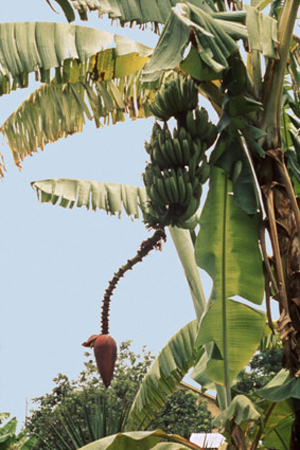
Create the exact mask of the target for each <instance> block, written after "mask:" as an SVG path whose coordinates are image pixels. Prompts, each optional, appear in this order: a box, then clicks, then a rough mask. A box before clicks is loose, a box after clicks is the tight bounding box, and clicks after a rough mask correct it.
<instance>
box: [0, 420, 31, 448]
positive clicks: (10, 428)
mask: <svg viewBox="0 0 300 450" xmlns="http://www.w3.org/2000/svg"><path fill="white" fill-rule="evenodd" d="M9 416H10V414H8V413H0V424H1V425H2V422H3V421H5V420H6V419H8V418H9ZM17 423H18V422H17V419H16V418H15V417H14V418H12V419H10V420H9V421H8V422H6V423H4V424H3V425H2V426H1V427H0V450H33V448H34V445H35V442H36V437H35V436H31V437H28V433H27V430H23V431H22V432H21V433H19V434H17V433H16V430H17Z"/></svg>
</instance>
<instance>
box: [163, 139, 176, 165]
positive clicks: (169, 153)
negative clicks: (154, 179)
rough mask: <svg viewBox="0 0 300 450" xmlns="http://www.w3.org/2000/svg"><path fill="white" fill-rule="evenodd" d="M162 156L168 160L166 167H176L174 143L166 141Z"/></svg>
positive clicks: (170, 140)
mask: <svg viewBox="0 0 300 450" xmlns="http://www.w3.org/2000/svg"><path fill="white" fill-rule="evenodd" d="M164 156H165V158H168V162H169V164H168V166H171V167H172V166H176V165H177V160H176V155H175V152H174V142H173V140H172V139H169V138H168V139H166V142H165V146H164Z"/></svg>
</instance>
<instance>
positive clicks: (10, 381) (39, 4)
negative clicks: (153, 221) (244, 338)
mask: <svg viewBox="0 0 300 450" xmlns="http://www.w3.org/2000/svg"><path fill="white" fill-rule="evenodd" d="M91 18H92V19H91V20H90V21H89V22H88V23H82V22H81V23H80V24H81V25H84V26H93V27H97V28H99V29H105V30H110V24H108V22H105V21H102V20H100V19H98V18H97V16H96V15H95V14H93V15H92V16H91ZM1 20H2V21H3V22H8V21H28V20H30V21H60V22H65V19H64V17H63V15H62V14H61V15H60V16H57V15H56V14H54V13H53V12H52V11H51V9H50V8H49V6H48V5H47V3H46V1H44V0H39V1H36V0H27V1H26V2H22V1H21V2H20V0H10V1H9V2H6V6H5V7H3V8H2V10H1ZM78 23H79V22H78ZM114 30H115V31H114V32H117V33H119V34H123V35H124V34H126V35H127V36H130V37H132V38H135V39H136V40H139V41H141V42H144V43H147V44H148V45H154V43H155V41H156V37H155V36H153V35H152V33H151V32H150V31H147V32H146V33H144V32H141V31H139V30H138V29H137V30H129V29H126V30H122V29H121V28H115V29H114ZM34 87H35V84H34V83H32V87H31V89H30V90H26V91H22V90H19V91H17V92H15V93H12V94H11V95H8V96H3V97H1V98H0V102H1V108H0V123H1V124H2V123H3V121H4V120H5V119H6V118H7V117H8V116H9V114H10V113H11V112H12V111H13V110H14V109H15V108H16V107H17V106H18V104H20V103H21V102H22V101H23V100H24V99H25V98H26V97H27V96H28V95H29V93H30V92H31V90H32V89H33V88H34ZM152 124H153V121H152V120H151V119H148V120H146V121H135V122H130V121H127V122H126V123H124V124H119V125H116V126H113V127H107V128H102V129H99V130H96V129H95V127H94V126H93V124H91V123H89V124H87V125H86V127H85V129H84V132H83V133H82V134H78V135H76V136H72V137H70V138H68V139H62V140H61V141H59V142H57V143H55V144H50V145H48V146H47V147H46V148H45V150H44V152H39V153H38V154H35V155H34V156H33V157H32V158H27V160H25V161H24V164H23V170H22V172H21V173H20V172H19V171H18V170H17V169H16V168H15V167H14V165H13V162H12V158H11V156H10V153H9V149H8V147H7V145H6V143H5V142H4V143H3V146H2V148H1V150H0V151H1V152H2V153H3V154H4V157H5V161H6V167H7V173H6V175H5V178H4V180H3V182H2V183H1V185H0V204H1V215H2V220H1V237H2V241H1V271H0V274H1V275H0V277H1V302H0V317H1V326H0V358H1V371H0V405H1V406H0V411H6V412H10V413H11V414H12V416H17V418H18V419H19V421H20V422H22V421H23V420H24V414H25V399H26V398H27V399H28V400H29V407H31V406H32V404H31V403H30V399H32V398H34V397H38V396H41V395H43V394H45V393H46V392H49V391H50V390H51V389H52V387H53V383H52V379H53V377H55V376H56V374H57V373H59V372H60V373H65V374H67V375H68V376H69V377H70V378H73V377H76V375H77V374H78V373H79V372H80V370H81V369H82V367H83V361H84V356H83V355H84V351H85V349H84V348H83V347H82V346H81V343H82V342H83V341H85V340H86V339H87V338H88V337H89V336H90V335H91V334H94V333H98V332H99V322H100V307H101V300H102V296H103V292H104V290H105V288H106V286H107V283H108V281H109V280H110V279H111V277H112V274H113V273H114V272H115V271H116V270H117V269H118V268H119V266H120V265H122V264H123V263H124V262H126V260H127V259H128V258H129V257H131V256H133V255H135V253H136V250H137V249H138V247H139V245H140V243H141V241H142V240H143V239H145V238H147V237H148V235H149V234H148V233H147V232H146V230H145V228H144V226H143V224H142V223H141V222H140V221H135V222H132V221H131V220H130V219H128V218H127V217H125V216H124V218H123V219H121V220H118V219H117V218H116V217H108V216H106V214H105V213H103V212H97V213H94V212H87V211H86V210H85V209H77V210H72V211H70V210H64V209H62V208H59V207H52V206H50V205H47V204H43V205H41V204H39V203H38V202H37V199H36V195H35V192H34V191H33V190H32V189H31V187H30V182H31V181H34V180H39V179H45V178H56V177H67V178H82V179H90V180H100V181H111V182H121V183H127V184H134V185H142V178H141V173H142V172H143V170H144V166H145V161H146V159H147V155H146V152H145V150H144V140H145V139H148V138H149V136H150V133H151V128H152ZM205 287H206V291H207V292H208V291H209V283H206V284H205ZM194 318H195V315H194V311H193V306H192V301H191V298H190V295H189V290H188V287H187V283H186V280H185V278H184V276H183V272H182V269H181V266H180V263H179V260H178V258H177V255H176V252H175V249H174V247H173V244H172V242H171V239H168V242H167V244H166V245H165V246H164V249H163V252H155V253H152V254H151V255H150V256H148V257H147V258H146V259H145V260H144V262H143V263H142V264H139V265H137V266H136V267H135V268H134V270H133V271H131V272H130V273H128V274H127V275H126V277H125V278H124V279H122V280H121V282H120V284H119V287H118V289H117V291H116V293H115V294H114V296H113V301H112V308H111V325H110V328H111V334H112V335H113V336H114V338H115V339H116V340H117V341H118V342H120V341H123V340H126V339H131V340H133V343H134V349H135V350H136V351H139V350H140V349H141V347H142V346H143V345H144V344H146V345H147V347H148V348H149V349H151V350H152V351H153V352H154V353H155V354H157V353H158V351H159V349H160V348H161V347H162V346H163V345H164V344H165V343H166V342H167V341H168V339H169V338H170V337H171V336H172V335H173V334H174V333H175V332H176V331H177V330H178V329H179V328H181V327H182V326H183V325H185V324H186V323H187V322H189V321H190V320H193V319H194Z"/></svg>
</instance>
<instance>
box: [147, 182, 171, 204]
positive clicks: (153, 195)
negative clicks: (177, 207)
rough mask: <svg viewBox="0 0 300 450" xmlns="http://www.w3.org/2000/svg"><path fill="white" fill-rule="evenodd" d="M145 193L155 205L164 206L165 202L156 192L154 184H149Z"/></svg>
mask: <svg viewBox="0 0 300 450" xmlns="http://www.w3.org/2000/svg"><path fill="white" fill-rule="evenodd" d="M147 194H148V196H149V197H150V199H151V200H152V201H153V203H154V204H155V205H159V206H166V204H167V203H166V202H165V201H164V199H163V198H162V196H161V195H160V193H159V192H158V189H157V186H156V185H155V184H152V185H151V186H149V189H147Z"/></svg>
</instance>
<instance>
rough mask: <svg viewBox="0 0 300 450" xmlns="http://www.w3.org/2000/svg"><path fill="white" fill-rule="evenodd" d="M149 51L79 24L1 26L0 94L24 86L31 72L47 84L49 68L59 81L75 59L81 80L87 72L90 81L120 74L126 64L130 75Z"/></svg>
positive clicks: (143, 62)
mask: <svg viewBox="0 0 300 450" xmlns="http://www.w3.org/2000/svg"><path fill="white" fill-rule="evenodd" d="M151 53H152V50H151V49H149V47H147V46H145V45H143V44H139V43H136V42H134V41H132V40H131V39H128V38H125V37H122V36H118V35H115V34H112V33H108V32H104V31H100V30H95V29H92V28H86V27H81V26H78V25H69V24H60V23H50V22H24V23H16V22H12V23H2V24H0V61H1V65H0V95H3V94H5V93H8V92H10V89H11V87H12V88H13V89H16V88H17V87H27V86H28V78H29V77H28V76H29V74H30V73H32V72H34V73H35V74H36V79H37V80H40V81H42V82H50V69H53V68H57V71H56V77H57V78H58V79H59V78H60V77H61V79H62V80H63V78H64V77H65V76H66V75H67V73H68V70H70V64H72V61H73V60H75V64H77V62H79V63H80V65H79V67H78V71H79V73H80V72H82V73H83V74H84V76H85V75H86V71H87V69H88V70H89V71H90V72H91V76H92V77H94V79H95V78H96V79H98V78H99V77H100V78H101V79H103V80H108V79H112V78H113V77H114V78H118V77H120V76H124V66H125V67H126V70H125V71H126V75H129V74H130V73H133V72H136V71H137V70H139V69H140V68H141V66H143V64H145V62H146V60H147V58H148V57H149V55H150V54H151ZM128 57H129V58H130V59H129V61H128V59H127V58H128ZM70 61H71V63H70ZM141 61H142V64H141ZM58 69H60V71H59V70H58ZM120 74H122V75H120ZM11 80H13V84H12V86H11Z"/></svg>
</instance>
